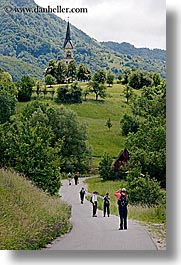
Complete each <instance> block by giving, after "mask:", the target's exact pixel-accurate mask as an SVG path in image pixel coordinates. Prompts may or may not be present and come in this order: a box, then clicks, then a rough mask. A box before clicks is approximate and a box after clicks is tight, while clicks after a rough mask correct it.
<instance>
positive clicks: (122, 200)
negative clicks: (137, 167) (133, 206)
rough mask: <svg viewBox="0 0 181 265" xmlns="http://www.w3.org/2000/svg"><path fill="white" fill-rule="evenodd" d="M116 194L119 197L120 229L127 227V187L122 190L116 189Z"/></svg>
mask: <svg viewBox="0 0 181 265" xmlns="http://www.w3.org/2000/svg"><path fill="white" fill-rule="evenodd" d="M114 195H115V196H116V197H117V198H118V210H119V216H120V228H119V230H123V228H124V229H127V228H128V226H127V215H128V210H127V205H128V195H127V194H126V189H125V188H122V190H121V192H120V191H116V192H115V193H114Z"/></svg>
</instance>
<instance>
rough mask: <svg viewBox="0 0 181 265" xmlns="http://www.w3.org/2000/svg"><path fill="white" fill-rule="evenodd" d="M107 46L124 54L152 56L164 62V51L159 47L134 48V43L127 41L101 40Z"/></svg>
mask: <svg viewBox="0 0 181 265" xmlns="http://www.w3.org/2000/svg"><path fill="white" fill-rule="evenodd" d="M101 44H103V45H104V46H106V47H107V48H109V49H111V50H113V51H115V52H118V53H122V54H126V55H136V56H141V57H144V58H153V59H156V60H160V61H163V62H166V51H165V50H161V49H153V50H151V49H149V48H136V47H135V46H134V45H132V44H130V43H127V42H122V43H118V42H112V41H107V42H101Z"/></svg>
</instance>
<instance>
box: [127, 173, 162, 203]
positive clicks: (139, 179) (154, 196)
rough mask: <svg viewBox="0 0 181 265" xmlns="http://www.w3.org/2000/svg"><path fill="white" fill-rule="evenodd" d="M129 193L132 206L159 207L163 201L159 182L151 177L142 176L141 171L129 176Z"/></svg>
mask: <svg viewBox="0 0 181 265" xmlns="http://www.w3.org/2000/svg"><path fill="white" fill-rule="evenodd" d="M128 191H129V192H128V193H129V200H130V203H132V204H135V203H136V204H146V205H149V206H151V205H158V204H159V203H160V202H161V199H162V194H161V192H160V185H159V182H158V181H157V180H156V179H150V176H149V175H146V176H141V175H140V171H135V172H134V173H130V174H129V175H128Z"/></svg>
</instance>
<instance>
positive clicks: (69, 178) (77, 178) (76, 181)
mask: <svg viewBox="0 0 181 265" xmlns="http://www.w3.org/2000/svg"><path fill="white" fill-rule="evenodd" d="M79 178H80V173H79V172H77V173H76V174H75V176H74V181H75V185H77V184H78V183H79ZM68 181H69V185H71V184H72V173H71V172H69V173H68Z"/></svg>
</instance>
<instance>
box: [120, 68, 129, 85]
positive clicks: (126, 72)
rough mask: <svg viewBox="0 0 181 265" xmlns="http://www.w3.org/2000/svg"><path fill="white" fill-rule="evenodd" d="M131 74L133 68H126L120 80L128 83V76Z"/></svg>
mask: <svg viewBox="0 0 181 265" xmlns="http://www.w3.org/2000/svg"><path fill="white" fill-rule="evenodd" d="M130 74H131V70H130V69H126V70H125V71H124V73H123V75H122V78H121V79H120V81H121V82H122V84H123V85H126V84H128V78H129V75H130Z"/></svg>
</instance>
